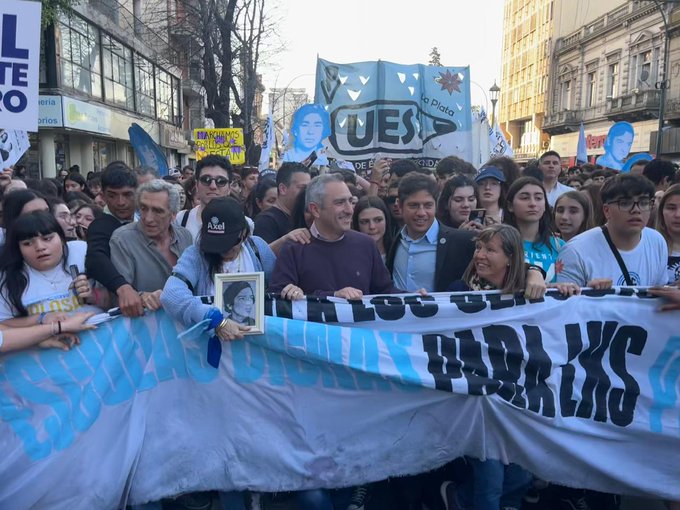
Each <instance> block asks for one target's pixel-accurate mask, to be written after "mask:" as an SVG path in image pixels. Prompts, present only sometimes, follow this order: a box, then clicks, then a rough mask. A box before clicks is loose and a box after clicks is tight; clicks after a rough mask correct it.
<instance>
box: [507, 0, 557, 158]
mask: <svg viewBox="0 0 680 510" xmlns="http://www.w3.org/2000/svg"><path fill="white" fill-rule="evenodd" d="M553 4H554V0H506V2H505V7H504V13H503V57H502V72H501V73H502V78H501V82H500V87H501V94H500V101H499V124H500V126H501V128H502V129H503V130H504V131H505V133H506V136H507V137H508V141H509V143H510V144H511V145H512V148H513V150H514V152H515V158H516V159H517V161H519V162H525V161H527V160H529V159H531V158H534V157H536V156H537V155H538V154H539V153H540V152H542V151H543V150H545V149H547V147H548V143H549V142H548V137H547V135H545V134H544V133H543V132H542V128H543V119H544V116H545V107H546V91H547V87H548V73H549V69H550V44H551V40H552V30H553Z"/></svg>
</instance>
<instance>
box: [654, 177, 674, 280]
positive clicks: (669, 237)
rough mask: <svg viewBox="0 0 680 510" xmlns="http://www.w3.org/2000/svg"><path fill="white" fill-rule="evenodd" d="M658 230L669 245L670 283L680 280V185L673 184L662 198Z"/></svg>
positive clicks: (657, 224) (667, 267)
mask: <svg viewBox="0 0 680 510" xmlns="http://www.w3.org/2000/svg"><path fill="white" fill-rule="evenodd" d="M656 229H657V230H658V231H659V232H660V233H661V235H662V236H663V237H664V239H665V240H666V243H667V244H668V264H667V265H666V269H667V271H668V283H670V284H673V283H675V282H677V281H679V280H680V184H673V186H671V187H670V188H668V189H667V190H666V192H665V193H664V194H663V196H662V197H661V201H660V202H659V207H658V208H657V216H656Z"/></svg>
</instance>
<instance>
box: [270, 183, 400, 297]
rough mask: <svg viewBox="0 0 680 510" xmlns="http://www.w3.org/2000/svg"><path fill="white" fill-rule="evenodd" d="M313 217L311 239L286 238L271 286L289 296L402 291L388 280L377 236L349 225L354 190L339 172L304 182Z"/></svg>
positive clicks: (307, 204) (308, 205) (351, 294)
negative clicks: (377, 246)
mask: <svg viewBox="0 0 680 510" xmlns="http://www.w3.org/2000/svg"><path fill="white" fill-rule="evenodd" d="M306 193H307V194H306V196H305V204H306V206H307V209H308V210H309V212H310V213H311V215H312V217H313V218H314V223H312V226H311V227H310V232H311V234H312V239H311V242H310V243H309V244H299V243H295V242H293V241H287V242H286V244H284V245H283V247H282V248H281V251H280V253H279V256H278V259H277V260H276V266H275V267H274V272H273V274H272V279H271V282H270V285H269V291H270V292H275V293H280V294H281V295H282V296H283V297H286V298H288V299H300V298H302V297H303V296H304V295H314V296H335V297H341V298H345V299H361V298H362V297H363V295H364V294H394V293H399V292H403V291H402V290H399V289H397V288H396V287H394V285H393V284H392V280H391V278H390V274H389V272H388V271H387V268H386V267H385V264H384V263H383V261H382V259H381V258H380V253H378V249H377V248H376V246H375V241H373V239H371V238H370V237H369V236H367V235H365V234H362V233H359V232H354V231H353V230H350V228H351V226H352V213H353V206H352V203H351V198H352V194H351V193H350V191H349V188H348V187H347V185H346V184H345V183H344V182H343V181H342V178H341V177H339V176H338V175H337V174H326V175H320V176H318V177H315V178H314V179H312V181H311V183H310V184H309V186H308V187H307V192H306Z"/></svg>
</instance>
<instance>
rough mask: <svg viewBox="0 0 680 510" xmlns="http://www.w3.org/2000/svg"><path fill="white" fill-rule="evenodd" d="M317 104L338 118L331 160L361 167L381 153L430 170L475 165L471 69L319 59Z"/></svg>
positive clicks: (333, 123) (333, 121) (331, 140)
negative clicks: (452, 161)
mask: <svg viewBox="0 0 680 510" xmlns="http://www.w3.org/2000/svg"><path fill="white" fill-rule="evenodd" d="M315 103H318V104H322V105H324V106H325V107H326V109H327V110H328V113H329V114H330V116H331V132H332V134H331V136H330V137H329V139H328V144H329V147H328V148H327V154H328V156H329V157H332V158H335V159H343V160H346V161H351V162H352V163H354V166H355V167H356V168H357V169H361V168H363V167H364V165H365V168H368V166H369V164H370V161H371V159H372V158H373V156H374V155H375V154H376V153H378V152H380V153H382V154H384V155H388V156H389V157H392V158H393V159H394V158H416V159H418V160H419V161H420V164H421V166H426V167H434V166H435V164H436V162H437V161H438V160H439V159H441V158H444V157H446V156H458V157H459V158H462V159H464V160H466V161H471V160H472V127H471V124H472V120H471V112H470V69H469V67H435V66H428V65H422V64H417V65H401V64H394V63H391V62H385V61H378V62H358V63H353V64H336V63H333V62H329V61H327V60H322V59H318V61H317V66H316V92H315Z"/></svg>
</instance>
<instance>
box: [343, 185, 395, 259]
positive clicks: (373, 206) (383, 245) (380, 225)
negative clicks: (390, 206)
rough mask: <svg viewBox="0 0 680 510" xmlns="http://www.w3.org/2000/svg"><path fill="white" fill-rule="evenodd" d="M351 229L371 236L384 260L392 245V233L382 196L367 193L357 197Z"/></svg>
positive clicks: (388, 214)
mask: <svg viewBox="0 0 680 510" xmlns="http://www.w3.org/2000/svg"><path fill="white" fill-rule="evenodd" d="M352 229H353V230H356V231H357V232H363V233H364V234H366V235H369V236H371V237H372V238H373V240H374V241H375V245H376V247H377V248H378V251H379V252H380V256H381V257H382V259H383V262H385V258H386V257H387V252H388V250H389V249H390V247H391V246H392V239H393V233H392V226H391V225H390V213H389V211H388V210H387V206H386V205H385V202H384V201H383V199H382V198H378V197H377V196H374V195H369V196H365V197H361V198H360V199H359V201H358V202H357V205H355V206H354V215H353V216H352Z"/></svg>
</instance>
